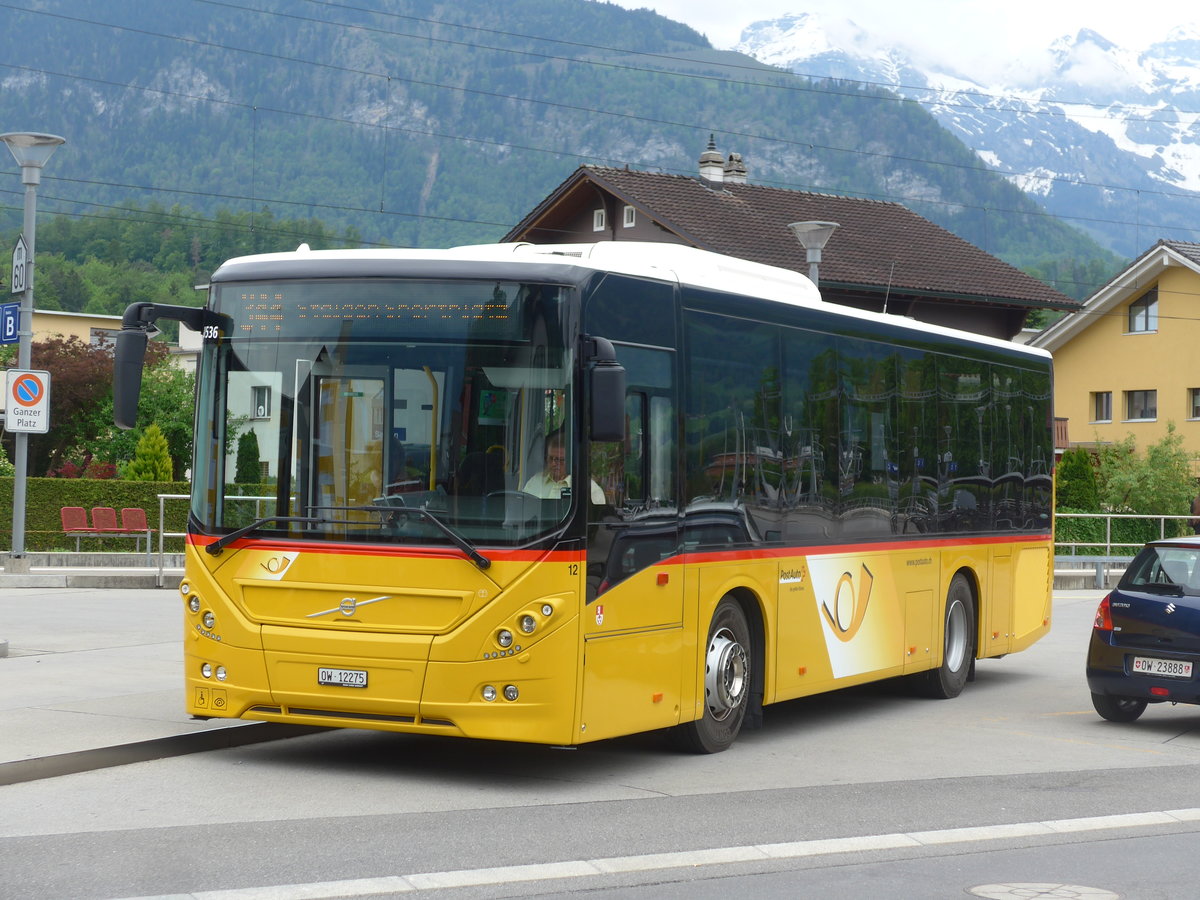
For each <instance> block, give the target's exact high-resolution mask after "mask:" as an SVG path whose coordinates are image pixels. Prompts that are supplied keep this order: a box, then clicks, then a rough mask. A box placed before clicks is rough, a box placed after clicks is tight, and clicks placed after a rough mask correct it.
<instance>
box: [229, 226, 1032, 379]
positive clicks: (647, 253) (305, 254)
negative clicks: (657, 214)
mask: <svg viewBox="0 0 1200 900" xmlns="http://www.w3.org/2000/svg"><path fill="white" fill-rule="evenodd" d="M318 260H323V261H328V262H341V263H352V262H353V261H355V260H360V261H363V262H368V261H376V262H384V261H390V262H403V261H412V262H437V261H444V262H454V261H458V262H504V263H521V262H526V263H536V264H538V265H539V266H546V265H562V266H563V267H564V268H568V267H573V268H582V269H591V270H595V271H602V272H613V273H616V274H622V275H634V276H642V277H646V278H655V279H658V280H661V281H673V282H677V283H679V284H684V285H691V286H694V287H700V288H704V289H707V290H715V291H724V292H728V293H732V294H743V295H745V296H750V297H756V298H760V299H764V300H773V301H776V302H778V303H786V304H789V305H791V306H799V307H805V308H809V309H819V310H822V311H824V312H835V313H837V314H838V315H841V316H845V317H846V318H850V319H861V320H864V321H871V322H879V321H886V322H888V324H890V325H893V326H896V327H900V328H904V329H908V330H912V331H915V332H919V333H921V334H923V335H929V334H938V335H943V336H945V337H949V338H955V339H958V340H966V341H969V342H974V343H978V344H984V345H989V346H994V347H1000V348H1003V349H1005V350H1007V351H1009V352H1012V351H1014V350H1015V351H1017V352H1018V353H1022V354H1025V355H1028V356H1031V357H1042V358H1046V359H1048V358H1050V354H1049V352H1047V351H1045V350H1043V349H1041V348H1036V347H1030V346H1028V345H1025V344H1017V343H1014V342H1012V341H1006V340H1003V339H1001V338H995V337H990V336H988V335H982V334H978V333H975V332H967V331H962V330H960V329H954V328H948V327H945V326H941V325H935V324H932V323H928V322H918V321H916V320H915V319H911V318H908V317H906V316H897V315H889V314H887V313H876V312H869V311H865V310H857V309H854V308H853V307H849V306H841V305H840V304H832V303H826V302H825V301H824V300H822V299H821V294H820V291H818V290H817V287H816V286H815V285H814V284H813V283H812V282H811V281H810V280H809V279H808V277H807V276H805V275H802V274H800V273H799V272H796V271H793V270H791V269H783V268H779V267H776V266H768V265H764V264H762V263H756V262H751V261H750V260H745V259H739V258H737V257H733V256H725V255H722V254H720V253H712V252H710V251H708V250H699V249H697V248H695V247H688V246H686V245H683V244H667V243H657V242H650V241H597V242H595V243H590V244H531V243H526V242H515V243H501V244H473V245H466V246H461V247H451V248H449V249H445V250H435V249H417V250H401V249H385V250H376V249H350V250H310V249H309V247H308V245H307V244H301V245H300V246H299V247H298V248H297V249H296V250H294V251H290V252H285V253H263V254H257V255H254V256H240V257H236V258H234V259H230V260H228V261H227V262H225V263H224V264H223V265H222V266H221V267H220V269H219V270H218V271H219V272H220V276H223V277H219V276H218V275H217V273H214V276H213V280H214V281H224V280H237V279H238V278H239V276H240V275H241V273H238V272H237V271H236V270H237V269H238V268H240V267H242V266H247V267H258V266H259V265H261V264H264V263H265V264H274V265H272V266H270V268H272V269H274V270H275V272H276V273H278V272H279V267H280V265H286V264H287V263H289V262H297V263H301V262H308V263H313V262H317V261H318ZM247 276H250V273H248V272H247V273H246V275H241V277H247ZM250 277H253V276H250Z"/></svg>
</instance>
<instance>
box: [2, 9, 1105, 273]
mask: <svg viewBox="0 0 1200 900" xmlns="http://www.w3.org/2000/svg"><path fill="white" fill-rule="evenodd" d="M18 2H20V3H22V4H24V5H25V7H26V10H25V11H23V12H15V11H10V12H9V13H8V18H10V19H11V20H12V27H10V28H8V29H5V30H3V31H0V61H3V62H2V63H0V104H2V109H0V111H2V112H3V114H4V120H5V121H6V122H7V123H10V127H14V128H29V129H31V130H38V131H50V132H55V133H59V134H62V135H63V136H64V137H66V138H67V139H68V142H69V143H68V144H67V146H66V147H64V148H62V149H61V150H60V151H59V152H58V154H57V155H56V156H55V158H54V160H53V161H52V164H51V165H50V166H49V167H48V168H47V171H46V174H45V181H44V184H43V188H42V190H41V192H40V194H39V197H40V198H41V199H40V200H39V202H40V204H41V212H40V214H41V215H52V214H53V213H54V212H55V211H71V212H73V213H76V214H87V215H105V214H106V210H108V208H109V207H111V206H119V205H121V204H128V203H131V202H133V203H145V202H146V201H148V200H153V201H155V202H157V203H159V204H161V205H163V206H165V207H170V206H171V205H172V204H175V203H179V204H183V205H185V206H189V207H195V208H198V209H200V210H202V211H204V212H206V213H209V214H211V213H212V212H213V211H215V210H217V209H230V210H234V211H237V212H244V211H248V210H254V209H261V208H263V207H269V208H271V209H272V211H274V212H276V213H277V214H279V215H281V216H286V217H305V216H311V217H315V218H319V219H322V220H324V221H326V222H328V223H330V224H331V225H333V226H335V227H336V228H338V229H344V228H353V229H355V232H356V234H360V235H361V236H362V238H363V239H364V240H366V241H368V242H373V243H381V244H397V245H414V246H436V245H446V244H452V243H463V242H474V241H487V240H494V239H495V238H497V237H498V236H499V235H502V234H503V233H504V232H505V231H507V230H508V228H509V227H511V225H512V224H513V223H515V222H516V221H517V220H518V219H519V218H520V216H521V215H522V214H523V213H525V212H526V211H528V210H529V209H530V208H532V207H533V206H534V205H535V204H536V203H537V202H538V201H540V200H541V199H543V198H544V197H545V196H546V195H547V194H548V193H549V192H550V191H551V190H552V189H553V188H554V187H555V186H557V185H558V184H559V183H560V182H561V181H562V180H563V179H564V178H565V177H566V176H567V175H568V174H570V172H571V171H573V170H574V169H575V168H576V167H577V166H578V165H580V164H581V163H585V162H588V163H593V162H594V163H599V164H604V165H630V166H633V167H636V168H657V169H661V170H663V171H670V172H678V173H683V174H694V173H695V171H696V159H697V157H698V156H699V153H700V151H701V150H702V149H703V148H704V146H705V144H706V143H707V140H708V136H709V134H710V133H715V134H716V135H717V136H718V143H719V145H720V148H721V149H722V151H724V152H726V153H728V152H733V151H736V152H738V153H741V154H742V156H743V157H744V159H745V160H746V162H747V164H748V166H749V167H750V179H751V180H752V181H756V182H759V183H768V184H772V185H776V186H785V187H792V188H796V189H801V190H818V191H827V192H835V193H846V194H852V195H858V196H868V197H875V198H880V199H888V200H896V201H899V202H903V203H905V204H906V205H908V206H910V207H912V208H913V209H915V210H916V211H918V212H920V213H921V214H923V215H926V216H927V217H929V218H931V219H933V220H934V221H936V222H938V223H939V224H941V225H943V226H944V227H947V228H949V229H950V230H952V231H954V232H956V233H957V234H959V235H961V236H962V237H964V238H965V239H967V240H969V241H971V242H972V243H975V244H977V245H978V246H980V247H982V248H984V249H985V250H988V251H989V252H992V253H994V254H996V255H998V256H1001V257H1002V258H1004V259H1005V260H1007V261H1009V262H1012V263H1014V264H1016V265H1019V266H1023V267H1031V266H1034V267H1039V271H1044V272H1046V273H1048V274H1047V277H1051V276H1053V277H1055V278H1058V279H1059V283H1058V284H1057V285H1056V286H1058V287H1059V288H1060V289H1061V290H1063V291H1064V292H1067V293H1069V294H1071V295H1072V296H1080V295H1081V294H1084V293H1086V292H1087V290H1086V288H1087V287H1089V285H1087V284H1085V283H1084V282H1088V281H1089V280H1094V275H1092V274H1088V273H1086V272H1084V271H1083V269H1082V268H1081V267H1086V266H1087V265H1088V264H1089V262H1095V263H1097V264H1101V265H1109V264H1110V263H1111V259H1109V258H1108V257H1107V255H1106V254H1105V253H1104V252H1103V251H1101V250H1100V248H1099V247H1097V246H1096V245H1095V244H1093V243H1092V242H1090V241H1089V240H1088V239H1086V238H1085V237H1084V236H1082V235H1081V234H1080V233H1079V232H1077V231H1075V230H1073V229H1071V228H1069V227H1066V226H1064V225H1063V224H1062V223H1059V222H1056V221H1055V220H1054V219H1053V218H1051V217H1048V216H1046V215H1045V214H1044V212H1043V211H1042V210H1041V209H1040V208H1039V206H1038V205H1037V204H1036V203H1035V202H1033V201H1032V200H1031V199H1030V198H1029V197H1027V196H1026V195H1024V194H1023V193H1022V192H1021V191H1019V190H1018V189H1017V188H1015V187H1014V186H1012V185H1010V184H1009V183H1007V182H1006V181H1005V180H1004V179H1002V178H1000V177H998V176H997V175H995V174H993V173H990V172H987V171H986V170H985V169H984V168H983V167H982V166H981V165H980V163H979V161H978V160H977V159H976V158H975V157H974V156H973V155H972V154H971V152H970V151H969V150H968V149H967V148H966V147H964V146H963V144H962V143H960V142H959V141H958V140H955V139H954V138H953V137H951V136H950V135H949V134H948V133H947V132H946V131H945V130H944V129H943V128H942V127H941V126H939V125H938V124H937V122H936V121H935V120H934V118H932V117H931V116H929V115H928V114H927V113H926V112H925V111H924V110H922V109H921V108H920V107H919V106H917V105H916V104H912V103H907V102H903V101H901V100H900V99H899V98H897V97H896V96H895V95H894V94H892V93H890V92H887V91H883V90H879V89H876V88H870V87H863V86H859V85H853V84H847V83H829V84H825V83H821V84H818V83H813V82H811V81H810V80H808V79H800V78H796V77H794V76H792V75H789V74H786V73H782V72H779V71H777V70H774V69H771V68H768V67H765V66H763V65H762V64H761V63H758V62H756V61H754V60H752V59H750V58H748V57H746V56H744V55H740V54H736V53H728V52H718V51H715V50H713V49H712V48H711V46H709V44H708V42H707V41H706V40H705V39H704V38H702V37H701V36H700V35H698V34H697V33H696V32H694V31H692V30H691V29H690V28H688V27H686V26H684V25H681V24H679V23H675V22H671V21H670V20H667V19H664V18H662V17H660V16H657V15H655V14H653V13H651V12H649V11H646V10H638V11H628V10H625V9H622V8H620V7H617V6H615V5H612V4H608V3H595V2H589V0H527V2H522V3H520V4H512V3H509V2H507V0H472V3H471V4H470V8H469V9H466V8H464V7H463V6H462V4H458V3H450V2H442V0H360V2H359V3H357V4H355V5H354V6H346V5H341V4H331V3H315V2H314V3H298V2H296V0H256V7H257V8H256V9H254V10H250V9H244V8H240V7H238V6H237V5H236V4H235V3H234V2H224V0H175V2H172V3H170V4H163V3H161V2H159V0H106V2H105V3H104V4H102V5H100V4H95V3H94V2H91V0H37V2H36V4H35V3H34V0H18ZM368 3H369V11H366V10H367V6H368ZM618 48H619V49H618ZM14 186H15V185H14ZM89 204H91V205H89ZM16 206H19V203H18V204H13V203H11V202H10V203H9V204H8V211H9V215H8V221H9V222H10V223H14V222H16V221H18V219H17V214H16V213H15V212H14V210H15V208H16ZM199 239H201V240H203V236H200V238H199ZM285 240H286V239H282V238H279V237H277V236H272V235H269V234H264V235H263V236H262V241H263V243H262V249H275V248H277V247H279V246H281V244H282V243H283V242H285Z"/></svg>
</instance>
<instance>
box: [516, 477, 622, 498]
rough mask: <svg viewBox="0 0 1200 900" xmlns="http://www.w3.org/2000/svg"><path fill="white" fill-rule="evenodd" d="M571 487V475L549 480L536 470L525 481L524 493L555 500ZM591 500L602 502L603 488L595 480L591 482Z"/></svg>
mask: <svg viewBox="0 0 1200 900" xmlns="http://www.w3.org/2000/svg"><path fill="white" fill-rule="evenodd" d="M570 487H571V476H570V475H568V476H567V477H566V478H565V479H564V480H563V481H551V480H550V479H549V478H547V477H546V473H545V472H538V473H537V474H536V475H534V476H533V477H532V478H530V479H529V480H528V481H527V482H525V493H527V494H533V496H535V497H541V498H542V499H543V500H557V499H558V498H559V497H561V496H562V492H563V491H564V490H566V489H569V488H570ZM592 502H593V503H595V504H597V505H602V504H603V503H604V490H603V489H602V488H601V487H600V485H598V484H596V482H594V481H593V482H592Z"/></svg>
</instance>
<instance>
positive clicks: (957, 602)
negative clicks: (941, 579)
mask: <svg viewBox="0 0 1200 900" xmlns="http://www.w3.org/2000/svg"><path fill="white" fill-rule="evenodd" d="M944 624H945V628H944V630H943V632H942V635H943V637H942V664H941V665H940V666H938V667H937V668H936V669H932V670H931V671H929V672H925V673H924V684H923V685H922V686H923V688H924V693H925V694H926V695H928V696H930V697H935V698H937V699H939V700H949V699H950V698H951V697H957V696H958V695H959V694H961V693H962V689H963V688H964V687H965V686H966V684H967V678H968V676H969V675H970V674H971V663H973V662H974V661H975V596H974V594H973V593H972V591H971V584H970V582H969V581H967V577H966V576H965V575H963V574H962V573H961V572H960V573H959V574H957V575H955V576H954V578H953V579H952V580H951V581H950V590H948V591H946V618H945V622H944Z"/></svg>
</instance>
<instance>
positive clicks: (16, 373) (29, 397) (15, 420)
mask: <svg viewBox="0 0 1200 900" xmlns="http://www.w3.org/2000/svg"><path fill="white" fill-rule="evenodd" d="M4 430H5V431H29V432H34V433H37V434H45V433H46V432H47V431H49V430H50V373H49V372H43V371H39V370H34V369H9V370H8V373H7V378H6V379H5V386H4Z"/></svg>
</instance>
